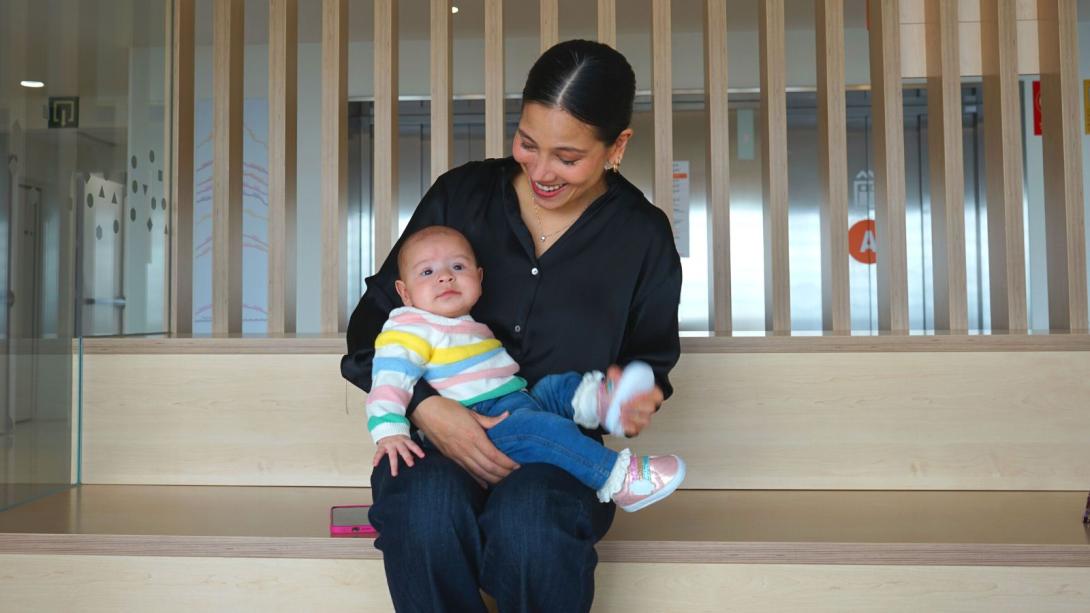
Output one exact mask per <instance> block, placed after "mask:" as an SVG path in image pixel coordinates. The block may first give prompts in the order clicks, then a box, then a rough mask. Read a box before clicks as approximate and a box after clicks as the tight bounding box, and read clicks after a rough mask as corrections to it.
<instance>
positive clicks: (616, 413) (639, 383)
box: [598, 362, 655, 438]
mask: <svg viewBox="0 0 1090 613" xmlns="http://www.w3.org/2000/svg"><path fill="white" fill-rule="evenodd" d="M654 388H655V373H654V371H653V370H651V367H650V366H648V365H647V364H645V363H643V362H632V363H630V364H629V365H628V366H625V367H624V371H623V372H622V373H621V378H620V379H618V380H617V383H616V384H614V383H613V381H610V380H609V377H606V378H604V379H602V383H601V385H600V386H599V388H598V423H599V424H601V425H602V428H604V429H605V431H606V432H608V433H610V434H612V435H613V436H619V437H622V438H624V427H623V426H621V405H623V404H624V403H626V402H628V401H629V399H631V398H633V397H635V396H639V395H640V394H643V393H645V392H649V391H651V390H652V389H654Z"/></svg>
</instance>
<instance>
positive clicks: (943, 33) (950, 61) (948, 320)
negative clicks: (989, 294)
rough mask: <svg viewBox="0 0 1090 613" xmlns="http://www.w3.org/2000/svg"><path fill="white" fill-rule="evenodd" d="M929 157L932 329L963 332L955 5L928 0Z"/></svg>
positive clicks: (961, 179)
mask: <svg viewBox="0 0 1090 613" xmlns="http://www.w3.org/2000/svg"><path fill="white" fill-rule="evenodd" d="M926 18H927V26H926V27H927V75H928V76H927V107H928V108H927V116H928V134H927V142H928V159H929V161H930V169H931V252H932V258H931V261H932V263H933V270H934V282H933V287H934V298H935V329H936V330H955V331H965V330H967V329H968V327H969V307H968V302H967V288H966V280H965V174H964V173H965V171H964V169H963V166H962V165H963V164H964V160H963V157H962V144H961V140H962V138H963V135H962V128H961V64H960V55H959V52H960V46H959V41H958V29H959V25H958V4H957V3H956V2H949V1H942V0H927V6H926Z"/></svg>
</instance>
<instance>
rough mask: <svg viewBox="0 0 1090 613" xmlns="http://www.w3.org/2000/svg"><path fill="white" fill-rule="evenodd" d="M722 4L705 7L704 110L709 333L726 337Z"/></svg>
mask: <svg viewBox="0 0 1090 613" xmlns="http://www.w3.org/2000/svg"><path fill="white" fill-rule="evenodd" d="M727 66H728V64H727V3H726V0H707V2H705V3H704V84H705V85H704V105H705V106H706V107H707V109H708V154H707V155H708V157H707V160H706V164H707V167H708V215H709V217H710V219H711V221H710V223H711V226H712V287H711V311H712V324H713V326H714V330H715V332H717V333H720V334H730V333H731V330H732V329H733V325H732V323H731V303H730V301H731V288H730V109H729V107H728V102H727V97H728V96H727Z"/></svg>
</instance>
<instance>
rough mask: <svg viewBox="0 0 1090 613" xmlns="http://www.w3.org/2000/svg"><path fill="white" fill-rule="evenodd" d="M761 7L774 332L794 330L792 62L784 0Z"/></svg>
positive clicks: (769, 314)
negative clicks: (789, 60) (789, 154)
mask: <svg viewBox="0 0 1090 613" xmlns="http://www.w3.org/2000/svg"><path fill="white" fill-rule="evenodd" d="M758 6H759V8H758V13H757V21H758V26H757V29H758V46H759V47H760V64H761V127H760V133H761V171H762V172H761V184H762V187H763V189H764V226H765V260H764V262H765V328H766V329H768V330H772V331H773V332H788V331H790V330H791V269H790V264H789V260H788V247H789V243H788V241H789V237H788V223H787V212H788V194H787V61H786V56H785V50H784V49H785V46H784V45H785V41H784V28H785V24H784V12H783V11H784V8H783V0H766V1H764V2H761V3H760V4H759V5H758Z"/></svg>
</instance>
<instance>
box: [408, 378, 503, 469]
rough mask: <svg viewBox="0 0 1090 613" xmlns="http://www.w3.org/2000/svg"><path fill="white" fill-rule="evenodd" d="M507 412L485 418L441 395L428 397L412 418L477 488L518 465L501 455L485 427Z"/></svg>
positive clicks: (499, 420)
mask: <svg viewBox="0 0 1090 613" xmlns="http://www.w3.org/2000/svg"><path fill="white" fill-rule="evenodd" d="M504 419H507V413H506V412H504V413H503V414H502V415H498V416H496V417H485V416H483V415H479V414H477V413H474V412H473V411H470V410H469V409H467V408H465V407H463V406H462V405H460V404H458V402H456V401H454V400H451V399H449V398H443V397H442V396H432V397H431V398H428V399H426V400H424V401H423V402H421V403H420V404H419V405H418V406H417V407H416V410H415V411H413V414H412V420H413V423H414V424H416V427H417V428H420V429H421V430H423V431H424V436H426V437H427V438H428V440H429V441H431V443H432V444H433V445H435V446H436V448H438V449H439V451H440V452H442V454H443V455H445V456H447V457H448V458H450V459H451V460H454V462H455V463H456V464H458V465H459V466H461V467H462V468H464V469H465V470H466V472H468V473H469V474H470V475H471V476H472V477H473V478H474V479H476V480H477V483H479V484H480V485H481V487H485V484H488V483H490V484H492V485H495V484H497V483H499V482H500V481H502V480H503V478H504V477H506V476H507V475H509V474H511V471H513V470H515V469H516V468H518V464H516V463H515V462H514V461H512V460H511V458H509V457H507V456H506V455H504V454H503V452H501V451H500V450H499V449H496V446H495V445H493V444H492V441H490V440H488V434H487V433H486V432H485V430H487V429H489V428H491V427H493V426H495V425H496V424H498V423H500V422H501V421H503V420H504Z"/></svg>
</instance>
